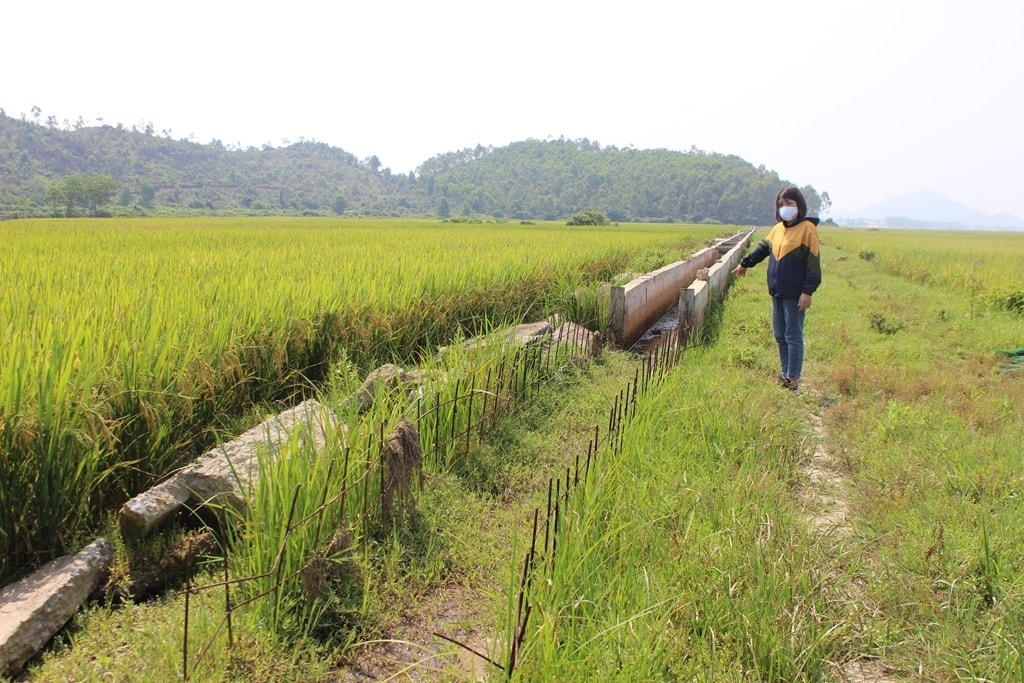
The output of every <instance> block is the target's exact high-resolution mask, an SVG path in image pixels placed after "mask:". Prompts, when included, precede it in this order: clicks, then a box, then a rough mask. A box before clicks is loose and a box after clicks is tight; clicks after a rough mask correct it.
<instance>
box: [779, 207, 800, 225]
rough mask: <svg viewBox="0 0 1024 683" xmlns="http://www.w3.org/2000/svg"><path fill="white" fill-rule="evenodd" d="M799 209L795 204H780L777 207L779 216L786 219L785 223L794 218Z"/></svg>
mask: <svg viewBox="0 0 1024 683" xmlns="http://www.w3.org/2000/svg"><path fill="white" fill-rule="evenodd" d="M798 211H799V209H797V208H796V207H795V206H780V207H779V218H781V219H782V220H784V221H786V222H787V223H788V222H789V221H791V220H793V219H794V218H796V214H797V212H798Z"/></svg>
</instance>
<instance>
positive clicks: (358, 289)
mask: <svg viewBox="0 0 1024 683" xmlns="http://www.w3.org/2000/svg"><path fill="white" fill-rule="evenodd" d="M580 230H582V232H580V231H572V230H567V229H566V228H565V226H557V227H556V226H553V225H530V226H512V225H502V226H494V225H480V226H472V227H470V226H452V225H443V224H440V223H436V222H429V221H366V220H323V219H282V218H270V219H217V218H196V219H130V220H128V219H126V220H96V221H47V220H32V221H17V222H10V223H5V224H4V226H3V227H2V228H0V236H2V237H3V240H4V244H5V249H4V251H3V253H2V254H0V270H2V272H4V274H5V277H6V278H7V279H8V282H9V283H11V286H9V287H5V288H3V289H2V290H0V320H2V321H4V322H3V325H4V326H5V331H6V333H7V337H6V340H5V344H4V345H2V346H0V368H2V369H3V375H2V376H0V400H2V403H0V453H2V454H3V458H2V460H3V462H4V465H3V467H2V468H0V478H2V479H0V490H3V491H5V492H10V494H9V495H6V496H5V497H4V501H3V504H2V505H0V508H2V509H0V544H2V548H0V577H3V578H8V577H11V576H14V575H17V574H19V573H21V572H24V571H26V570H28V569H30V568H31V567H33V566H35V565H36V564H38V562H40V561H42V560H45V559H48V558H49V557H52V556H53V555H55V554H58V553H60V552H63V551H64V550H65V549H69V548H72V547H74V546H75V545H76V544H78V542H79V541H80V540H82V539H83V538H84V537H85V535H86V534H88V533H90V531H91V530H94V529H95V528H96V527H97V526H98V523H99V520H100V518H101V517H102V514H103V513H104V512H105V511H109V510H110V509H112V508H114V507H116V506H117V505H119V504H120V503H121V502H123V501H124V500H125V499H126V498H127V497H129V496H131V495H133V494H134V493H136V492H138V491H139V490H141V489H142V488H144V487H146V486H148V485H151V484H152V483H153V482H155V481H156V480H158V479H160V478H161V477H163V476H165V475H166V474H167V473H168V472H170V471H171V470H173V469H174V468H175V467H178V466H180V465H181V464H182V463H183V462H185V461H186V460H187V459H188V458H190V457H192V456H194V455H196V454H198V453H200V452H202V451H203V450H204V449H206V448H208V447H210V446H211V445H212V444H213V443H214V442H215V441H216V438H217V432H218V430H219V429H224V428H225V427H227V426H228V425H232V424H233V423H234V421H235V420H237V418H238V416H241V415H245V414H247V413H249V412H250V410H251V408H252V406H253V405H258V404H262V403H269V402H276V401H283V402H285V403H288V402H291V401H293V400H295V399H296V398H298V397H299V396H301V395H304V394H308V393H309V392H311V391H313V390H314V388H315V387H317V386H319V385H320V384H321V383H322V382H324V381H325V379H326V377H327V372H328V370H329V368H330V367H331V365H332V364H333V363H334V362H335V361H336V360H338V359H339V358H341V357H342V351H343V350H344V353H345V357H346V358H348V359H349V361H351V362H352V363H353V364H354V365H355V366H356V367H357V368H359V369H360V370H361V371H363V372H365V371H367V370H369V369H370V368H371V367H374V366H376V365H379V364H380V363H382V362H385V361H388V360H399V361H402V360H412V361H415V360H416V359H417V358H418V357H419V356H420V355H421V354H423V353H424V352H425V351H429V349H431V348H433V347H434V346H436V345H438V344H441V343H445V341H446V340H448V339H451V338H452V337H453V335H455V334H456V333H458V332H461V333H463V334H466V335H472V334H475V333H476V332H477V331H478V330H481V329H485V328H486V327H487V326H491V325H496V324H498V323H501V322H507V321H519V320H521V319H523V318H527V317H532V316H534V315H538V316H539V315H540V314H541V313H542V312H543V308H544V301H545V298H546V292H547V290H548V288H549V287H550V286H552V284H554V283H556V282H558V281H559V280H560V279H561V278H562V276H563V274H564V273H566V272H574V273H582V274H584V276H586V274H590V275H591V276H596V274H598V273H604V272H608V271H612V270H614V269H615V267H616V266H617V265H618V264H621V263H624V262H625V261H626V260H627V259H628V255H629V253H630V252H631V250H634V249H639V248H646V247H650V246H652V245H672V244H676V245H678V244H683V243H692V244H699V243H701V242H702V241H703V239H705V238H706V237H707V236H708V235H709V234H712V233H711V231H710V230H709V229H707V228H699V229H698V228H687V229H682V230H681V229H680V228H679V227H678V226H642V227H635V228H633V227H622V228H620V227H595V228H588V229H580ZM51 432H52V433H51ZM65 432H66V433H65ZM58 451H59V454H58ZM55 454H57V456H56V457H53V456H54V455H55ZM73 478H74V479H76V481H75V482H72V481H71V479H73ZM77 479H81V480H82V481H81V482H78V481H77ZM29 520H32V521H31V523H29Z"/></svg>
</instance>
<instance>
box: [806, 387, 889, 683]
mask: <svg viewBox="0 0 1024 683" xmlns="http://www.w3.org/2000/svg"><path fill="white" fill-rule="evenodd" d="M829 404H830V399H824V398H820V399H819V405H820V406H822V408H825V407H827V406H828V405H829ZM822 412H824V411H822ZM808 419H809V420H810V423H811V435H812V443H813V445H814V450H813V451H812V453H811V456H810V458H808V460H807V462H806V463H805V464H804V467H803V473H804V475H805V476H806V477H807V485H806V486H805V487H804V488H803V489H802V490H801V491H800V500H801V502H802V503H803V505H804V508H805V511H806V512H805V514H806V518H807V522H808V524H810V526H811V528H812V529H813V530H814V532H815V533H816V534H819V535H832V536H834V537H836V540H835V543H836V545H839V544H841V543H842V542H843V540H844V539H846V538H847V537H849V535H850V531H851V527H850V505H849V488H850V481H849V479H848V478H847V476H846V473H845V472H844V470H843V468H842V466H841V463H840V462H838V460H837V459H836V458H835V457H834V456H833V455H832V454H831V453H830V452H829V451H828V449H827V443H828V432H827V430H826V426H825V421H824V420H823V418H822V415H821V414H818V413H814V412H812V413H810V414H809V415H808ZM847 594H848V595H847V597H848V598H849V600H850V601H852V602H860V601H861V600H862V596H860V595H859V594H858V590H857V585H856V583H851V584H850V585H849V587H848V588H847ZM833 667H834V671H835V675H836V678H837V680H839V681H842V682H843V683H897V682H898V681H899V680H901V679H899V678H894V677H893V676H894V675H895V674H898V673H899V672H898V671H897V670H895V669H893V668H892V667H890V666H888V665H886V663H885V662H883V661H880V660H878V659H874V658H871V657H855V658H854V659H853V660H852V661H850V662H846V663H843V664H834V665H833Z"/></svg>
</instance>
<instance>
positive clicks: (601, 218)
mask: <svg viewBox="0 0 1024 683" xmlns="http://www.w3.org/2000/svg"><path fill="white" fill-rule="evenodd" d="M565 224H566V225H608V217H607V216H605V215H604V214H603V213H601V212H600V211H594V210H593V209H583V210H582V211H580V212H579V213H577V214H573V215H572V217H570V218H569V220H568V221H566V223H565Z"/></svg>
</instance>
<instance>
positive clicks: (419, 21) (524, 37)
mask: <svg viewBox="0 0 1024 683" xmlns="http://www.w3.org/2000/svg"><path fill="white" fill-rule="evenodd" d="M2 25H3V29H4V30H3V37H2V38H0V57H2V59H3V64H2V68H0V108H3V109H4V110H5V112H6V113H7V114H8V115H9V116H20V115H21V114H22V113H25V114H26V115H28V116H29V118H31V108H32V107H33V106H38V107H39V108H40V109H41V110H42V116H43V119H44V120H45V119H46V117H48V116H51V115H52V116H56V117H57V119H58V120H59V121H61V122H63V120H64V119H68V120H70V121H72V122H74V121H75V120H76V119H77V118H78V117H82V119H83V120H84V121H85V123H86V124H87V125H96V123H97V119H103V121H105V122H106V123H108V124H116V123H118V122H120V123H123V124H124V125H126V126H128V127H131V126H132V125H139V126H140V127H142V126H144V125H145V124H146V123H152V124H153V126H154V127H155V129H156V131H157V133H158V134H159V133H160V132H161V131H164V130H170V133H171V137H173V138H175V139H181V138H187V137H189V136H190V135H192V136H194V139H195V141H196V142H203V143H205V142H210V141H211V140H212V139H214V138H216V139H219V140H221V141H222V142H224V143H225V144H241V145H242V146H248V145H255V146H257V147H258V146H261V145H263V144H266V143H269V144H271V145H274V146H279V145H281V144H282V143H283V141H285V140H287V141H290V142H296V141H298V140H299V139H300V138H304V139H306V140H311V139H312V140H318V141H321V142H325V143H328V144H330V145H333V146H336V147H342V148H344V149H345V150H346V151H348V152H351V153H352V154H355V155H356V156H357V157H359V158H366V157H369V156H370V155H373V154H376V155H377V156H378V157H379V159H380V160H381V162H382V163H383V165H384V166H389V167H390V168H391V169H392V170H393V171H395V172H407V171H410V170H413V169H414V168H415V167H416V166H418V165H419V164H420V163H422V162H423V161H425V160H426V159H428V158H430V157H432V156H434V155H435V154H439V153H442V152H448V151H453V150H458V149H462V148H465V147H475V146H476V145H477V144H482V145H484V146H487V145H493V146H495V147H499V146H503V145H506V144H508V143H510V142H514V141H517V140H525V139H527V138H534V139H542V140H543V139H547V138H548V137H555V138H557V137H559V136H564V137H566V138H570V139H576V138H584V137H585V138H589V139H590V140H597V141H599V142H600V143H601V144H603V145H615V146H617V147H625V146H629V145H632V146H634V147H637V148H640V149H646V148H655V147H661V148H668V149H675V150H683V151H685V150H689V149H690V148H691V147H692V146H696V147H698V148H700V149H703V150H706V151H709V152H719V153H722V154H735V155H737V156H740V157H742V158H744V159H746V160H747V161H749V162H751V163H753V164H755V165H761V164H763V165H764V166H766V167H767V168H770V169H774V170H776V171H778V172H779V174H780V175H781V176H782V177H783V178H785V179H788V180H791V181H794V182H796V183H797V184H800V185H805V184H810V185H814V186H815V187H816V188H817V189H818V190H819V191H828V192H829V193H830V195H831V196H832V200H833V205H834V210H833V212H832V213H833V215H834V216H837V217H841V216H843V215H844V214H846V213H850V212H855V211H857V210H858V209H861V208H864V207H867V206H868V205H870V204H873V203H875V202H877V201H880V200H883V199H887V198H889V197H892V196H895V195H900V194H905V193H910V192H917V191H920V190H925V189H927V190H931V191H934V192H937V193H939V194H942V195H944V196H946V197H948V198H950V199H953V200H956V201H960V202H964V203H966V204H969V205H971V206H973V207H975V208H977V209H979V210H981V211H983V212H985V213H989V214H993V213H996V212H999V211H1007V212H1010V213H1013V214H1016V215H1017V216H1022V217H1024V130H1022V127H1024V0H974V1H973V2H969V3H964V2H956V3H954V2H952V1H951V0H790V1H788V2H784V3H775V2H765V1H764V0H701V1H700V2H695V1H691V0H659V1H652V0H630V1H628V2H614V3H602V2H595V1H594V0H589V1H587V2H582V1H580V2H577V1H575V0H573V1H571V2H570V1H564V0H546V1H544V2H538V1H535V0H519V1H518V2H507V1H505V0H496V1H491V2H488V1H487V0H465V1H462V0H433V1H432V2H428V1H425V0H383V1H381V0H361V1H359V2H352V1H350V0H335V1H334V2H327V1H326V0H290V1H289V2H274V3H260V2H252V0H248V1H246V2H240V1H236V0H205V1H203V2H200V1H198V0H177V1H176V2H173V3H172V2H136V1H134V0H132V1H130V2H129V1H128V0H96V1H94V2H89V1H88V0H50V1H48V2H14V3H7V5H6V6H5V8H4V10H3V13H2Z"/></svg>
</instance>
